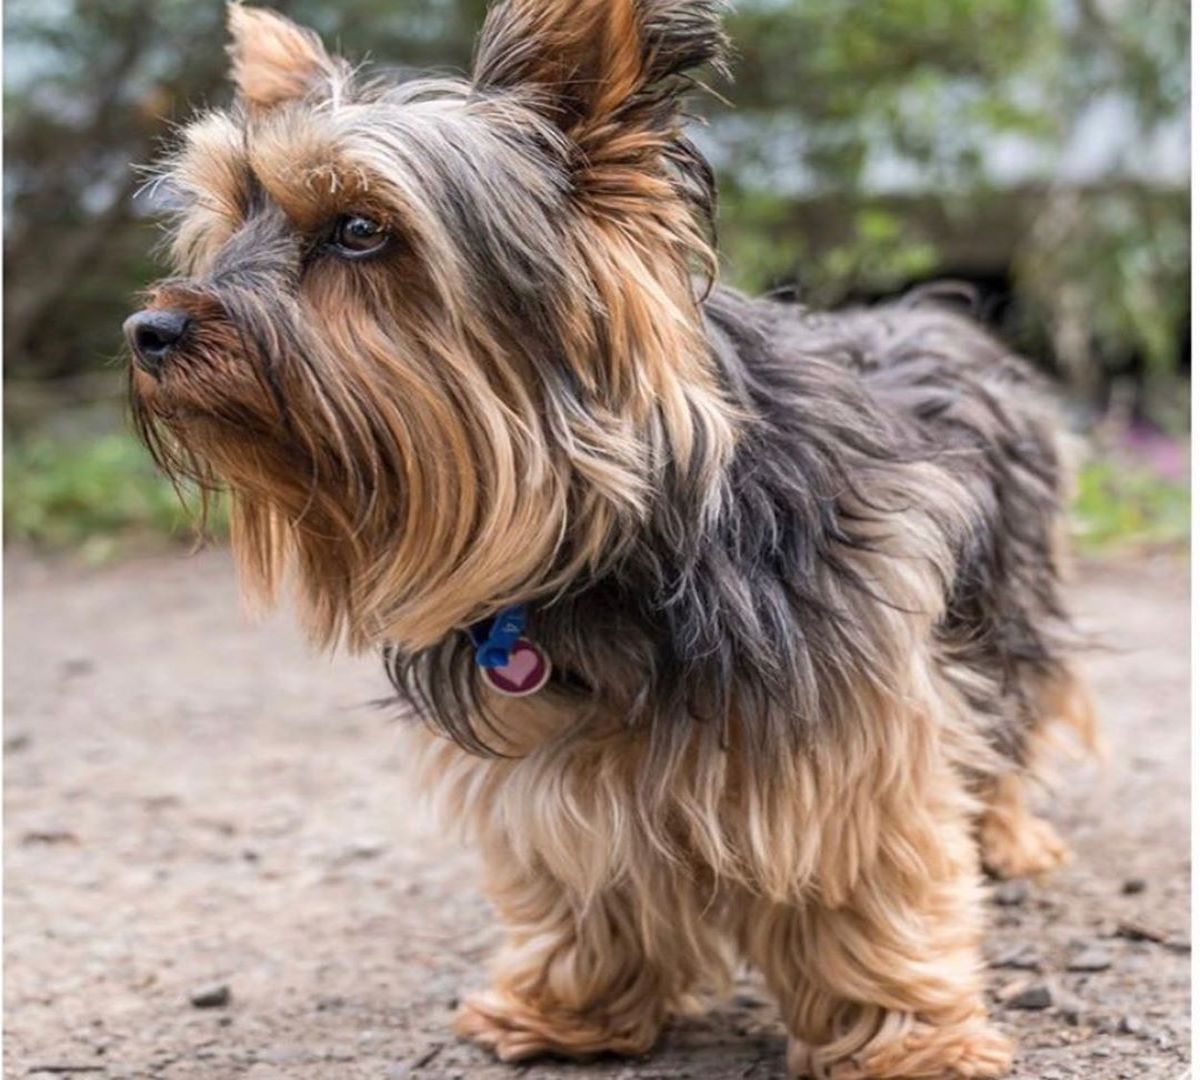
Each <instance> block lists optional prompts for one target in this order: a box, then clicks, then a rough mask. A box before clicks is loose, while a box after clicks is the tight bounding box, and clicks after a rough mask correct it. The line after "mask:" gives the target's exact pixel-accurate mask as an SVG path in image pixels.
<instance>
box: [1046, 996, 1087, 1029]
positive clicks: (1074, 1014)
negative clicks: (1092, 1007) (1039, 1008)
mask: <svg viewBox="0 0 1200 1080" xmlns="http://www.w3.org/2000/svg"><path fill="white" fill-rule="evenodd" d="M1054 1011H1055V1012H1056V1013H1057V1014H1058V1015H1059V1016H1061V1017H1062V1018H1063V1020H1064V1021H1065V1022H1066V1023H1067V1024H1069V1025H1070V1026H1071V1027H1079V1026H1080V1025H1081V1024H1082V1023H1083V1020H1084V1017H1085V1016H1086V1014H1087V1009H1086V1007H1085V1006H1084V1004H1083V1002H1082V1001H1080V1000H1079V999H1078V998H1072V997H1064V998H1062V999H1061V1000H1060V1001H1059V1002H1058V1004H1057V1005H1056V1006H1055V1010H1054Z"/></svg>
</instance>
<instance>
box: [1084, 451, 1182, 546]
mask: <svg viewBox="0 0 1200 1080" xmlns="http://www.w3.org/2000/svg"><path fill="white" fill-rule="evenodd" d="M1191 508H1192V502H1191V488H1190V485H1189V483H1188V481H1187V480H1186V479H1171V478H1168V477H1164V476H1162V475H1161V474H1159V473H1157V472H1155V471H1154V470H1152V469H1149V468H1147V467H1145V466H1143V465H1139V464H1137V463H1135V462H1132V461H1129V460H1128V459H1127V458H1125V457H1116V456H1107V457H1098V458H1095V459H1093V460H1092V461H1090V462H1088V463H1087V465H1085V466H1084V468H1083V469H1082V470H1081V472H1080V475H1079V492H1078V496H1077V498H1076V501H1075V522H1076V529H1075V533H1076V539H1077V541H1078V542H1079V544H1080V546H1081V547H1082V548H1083V550H1085V551H1091V552H1097V553H1099V552H1111V551H1113V550H1114V549H1125V550H1130V549H1136V548H1140V547H1146V546H1159V545H1180V546H1183V545H1186V543H1187V540H1188V536H1189V532H1190V526H1191Z"/></svg>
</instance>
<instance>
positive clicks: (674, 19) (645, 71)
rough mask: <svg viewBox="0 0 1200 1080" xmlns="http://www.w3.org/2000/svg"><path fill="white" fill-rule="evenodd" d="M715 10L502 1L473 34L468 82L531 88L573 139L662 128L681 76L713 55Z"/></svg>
mask: <svg viewBox="0 0 1200 1080" xmlns="http://www.w3.org/2000/svg"><path fill="white" fill-rule="evenodd" d="M722 8H723V2H722V0H502V2H501V3H498V4H496V5H495V6H494V7H493V8H492V9H491V11H490V12H489V13H488V17H487V21H486V22H485V23H484V27H483V31H482V33H481V34H480V38H479V44H478V46H477V49H476V54H475V70H474V82H475V85H476V86H477V87H480V88H481V89H488V88H516V87H526V88H529V89H531V90H535V91H538V92H539V94H540V99H541V100H542V101H543V102H544V105H545V108H546V109H547V111H548V112H549V113H550V114H551V115H552V117H553V119H554V120H555V121H556V122H557V123H558V125H559V126H560V127H561V128H562V129H563V131H564V132H565V133H566V134H568V135H570V136H572V137H573V138H575V139H576V140H577V141H580V142H590V141H592V140H594V139H596V138H597V137H600V136H602V135H609V136H611V137H613V138H617V137H620V135H621V134H622V133H628V132H629V130H630V127H631V126H651V127H654V126H663V125H670V124H673V123H674V122H675V120H676V109H677V105H678V98H679V96H680V94H681V92H682V91H683V90H684V89H685V88H686V86H687V85H688V80H687V79H686V78H684V77H683V76H684V75H685V73H686V72H687V71H688V70H690V69H692V68H696V67H699V66H700V65H702V64H704V63H706V62H715V63H717V64H718V65H719V64H720V63H721V61H722V57H723V54H724V50H725V46H726V39H725V36H724V33H723V31H722V28H721V12H722ZM614 125H615V126H614Z"/></svg>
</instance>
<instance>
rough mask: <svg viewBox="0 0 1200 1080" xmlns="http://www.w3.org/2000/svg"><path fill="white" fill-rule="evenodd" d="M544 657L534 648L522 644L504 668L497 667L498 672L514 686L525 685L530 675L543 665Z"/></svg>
mask: <svg viewBox="0 0 1200 1080" xmlns="http://www.w3.org/2000/svg"><path fill="white" fill-rule="evenodd" d="M541 664H542V658H541V657H540V656H538V654H537V653H535V652H534V651H533V650H532V649H524V648H521V647H520V646H518V647H517V649H516V651H514V652H513V654H512V656H511V657H510V658H509V661H508V663H507V664H505V665H504V667H502V668H496V669H495V670H496V674H497V675H500V676H501V677H502V678H504V679H505V680H506V681H507V682H510V683H512V684H513V685H514V686H524V685H525V684H526V682H528V681H529V677H530V676H531V675H532V674H533V673H534V672H535V671H537V669H538V668H539V667H541Z"/></svg>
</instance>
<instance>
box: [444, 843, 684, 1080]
mask: <svg viewBox="0 0 1200 1080" xmlns="http://www.w3.org/2000/svg"><path fill="white" fill-rule="evenodd" d="M485 862H486V863H487V878H488V881H487V886H488V892H489V894H490V896H491V899H492V901H493V903H494V904H495V906H496V908H497V910H498V912H499V914H500V917H501V921H502V922H503V924H504V934H505V939H504V943H503V944H502V946H501V948H500V950H499V952H498V954H497V955H496V957H495V959H494V962H493V965H492V985H491V987H490V988H488V989H487V990H484V991H482V992H480V993H477V994H474V995H472V996H471V997H469V998H468V999H467V1000H466V1002H465V1004H464V1005H463V1008H462V1010H461V1011H460V1013H459V1016H458V1021H457V1029H458V1031H459V1033H460V1034H462V1035H466V1036H468V1037H469V1038H471V1039H474V1040H475V1041H477V1042H479V1043H482V1044H483V1045H485V1046H488V1047H490V1048H491V1049H492V1050H494V1051H495V1053H496V1055H497V1056H498V1057H499V1058H501V1059H502V1060H504V1061H520V1060H523V1059H525V1058H529V1057H534V1056H536V1055H539V1054H563V1055H567V1056H571V1057H583V1056H587V1055H590V1054H595V1053H599V1052H602V1051H604V1052H610V1053H618V1054H640V1053H644V1052H645V1051H647V1050H649V1049H650V1047H651V1046H653V1044H654V1042H655V1040H656V1039H657V1038H658V1034H659V1032H660V1030H661V1028H662V1025H663V1023H664V1021H665V1019H666V1017H667V1014H668V1012H669V1011H672V1007H673V1006H676V1007H677V1006H678V1003H679V1002H680V1001H682V1000H684V999H685V998H686V993H687V989H688V987H687V985H686V984H687V983H689V982H690V981H691V974H692V973H693V972H694V969H695V966H696V962H698V958H697V961H692V960H690V959H689V954H688V949H687V948H683V949H681V948H680V947H679V946H678V943H677V942H676V941H674V939H675V937H676V935H677V934H678V933H680V932H682V933H684V934H687V933H688V931H689V928H688V927H686V926H683V927H680V926H678V925H675V924H673V923H671V922H668V921H665V920H663V921H661V922H659V921H658V920H657V919H656V917H655V913H654V911H653V910H648V909H647V908H646V906H645V900H644V899H643V900H642V901H639V900H638V899H637V897H636V896H635V895H633V891H632V890H631V888H630V886H628V885H626V886H623V887H620V888H618V887H616V886H613V887H611V888H608V889H605V890H603V891H602V892H601V893H599V894H598V895H596V896H594V897H589V898H588V899H587V901H586V902H584V901H583V900H582V899H581V898H580V897H577V896H574V895H572V893H571V892H570V891H569V890H568V889H566V888H565V887H564V886H563V885H562V884H561V883H560V882H558V881H556V880H555V879H554V877H553V876H551V875H550V874H549V873H548V872H545V871H541V870H539V871H536V872H533V871H530V870H528V869H526V868H522V867H520V866H518V865H517V864H516V863H515V861H514V860H513V858H512V856H511V855H509V854H508V852H507V851H506V850H505V849H504V845H503V844H502V843H497V842H496V841H495V840H492V841H491V842H489V843H488V844H486V845H485ZM662 899H663V898H662V897H661V896H659V897H656V898H654V903H655V906H656V907H657V906H658V905H660V904H661V902H662ZM676 910H677V911H678V909H676ZM662 913H663V915H664V916H665V915H666V913H667V910H666V905H662ZM691 932H692V934H693V939H694V938H695V935H696V934H697V932H698V931H697V929H696V927H695V926H693V927H692V928H691Z"/></svg>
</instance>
